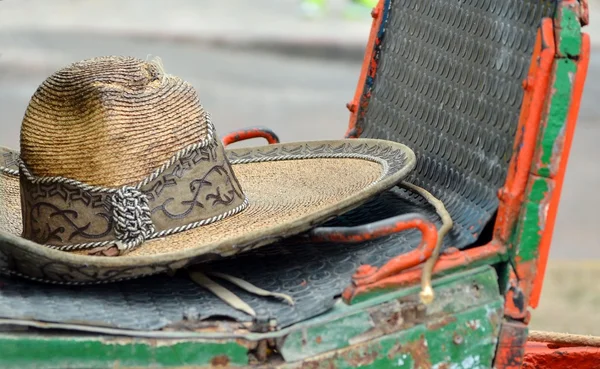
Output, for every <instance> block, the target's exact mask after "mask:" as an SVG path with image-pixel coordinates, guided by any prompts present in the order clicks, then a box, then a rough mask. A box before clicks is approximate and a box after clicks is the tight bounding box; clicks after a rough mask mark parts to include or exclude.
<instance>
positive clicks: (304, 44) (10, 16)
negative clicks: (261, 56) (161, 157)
mask: <svg viewBox="0 0 600 369" xmlns="http://www.w3.org/2000/svg"><path fill="white" fill-rule="evenodd" d="M299 3H300V1H299V0H278V1H274V0H223V1H214V0H51V1H50V0H4V1H2V4H1V5H0V10H1V11H0V32H18V31H34V30H35V31H41V32H47V31H50V32H60V31H63V32H77V33H79V34H87V35H98V34H100V35H113V36H115V35H116V36H119V37H122V38H129V39H135V40H140V39H150V40H168V41H171V42H180V43H182V42H185V43H195V44H205V45H211V46H215V47H217V46H218V47H233V48H236V49H238V50H239V49H242V48H243V49H252V50H259V49H260V50H264V51H276V52H283V53H288V54H298V53H303V54H309V53H310V54H315V56H327V57H355V58H360V57H361V56H362V53H363V50H364V47H365V44H366V41H367V39H368V33H369V29H370V26H371V22H372V18H371V17H370V14H369V11H368V10H367V11H365V17H364V18H361V19H358V20H355V21H348V20H346V19H344V18H343V16H342V11H343V7H344V6H345V5H346V4H347V3H348V1H346V0H329V12H328V14H327V17H326V18H324V19H321V20H316V21H312V20H307V19H304V18H303V17H301V16H300V12H299V6H298V5H299ZM49 15H50V16H49Z"/></svg>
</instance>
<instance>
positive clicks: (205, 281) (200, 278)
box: [188, 270, 294, 317]
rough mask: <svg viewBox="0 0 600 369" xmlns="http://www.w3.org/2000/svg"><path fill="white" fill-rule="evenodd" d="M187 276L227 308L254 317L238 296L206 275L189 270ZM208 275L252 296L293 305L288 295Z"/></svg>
mask: <svg viewBox="0 0 600 369" xmlns="http://www.w3.org/2000/svg"><path fill="white" fill-rule="evenodd" d="M188 274H189V276H190V278H191V279H192V280H193V281H194V282H195V283H197V284H198V285H200V286H202V287H204V288H206V289H207V290H209V291H210V292H212V293H214V294H215V295H216V296H217V297H218V298H220V299H221V300H222V301H223V302H225V303H226V304H228V305H229V306H231V307H233V308H234V309H236V310H240V311H242V312H244V313H246V314H248V315H250V316H252V317H256V312H255V311H254V309H253V308H252V307H251V306H250V305H248V304H247V303H245V302H244V301H242V299H240V298H239V297H238V296H236V295H235V294H234V293H233V292H231V291H229V290H228V289H227V288H225V287H223V286H221V285H220V284H218V283H217V282H215V281H214V280H212V279H211V278H209V277H208V275H206V274H205V273H203V272H199V271H191V270H190V271H188ZM209 274H210V275H212V276H214V277H217V278H221V279H224V280H226V281H228V282H230V283H231V284H234V285H236V286H237V287H239V288H241V289H243V290H245V291H247V292H250V293H252V294H255V295H259V296H265V297H267V296H270V297H277V298H280V299H282V300H284V301H285V302H287V303H288V304H290V305H294V299H293V298H292V297H291V296H289V295H286V294H283V293H277V292H270V291H267V290H264V289H262V288H259V287H256V286H254V285H253V284H251V283H248V282H246V281H244V280H243V279H240V278H237V277H234V276H231V275H229V274H224V273H218V272H212V273H209Z"/></svg>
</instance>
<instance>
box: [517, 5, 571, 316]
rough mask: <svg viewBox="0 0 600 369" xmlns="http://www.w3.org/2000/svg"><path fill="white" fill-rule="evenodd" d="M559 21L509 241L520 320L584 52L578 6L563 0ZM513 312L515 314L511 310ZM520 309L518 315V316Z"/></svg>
mask: <svg viewBox="0 0 600 369" xmlns="http://www.w3.org/2000/svg"><path fill="white" fill-rule="evenodd" d="M560 7H561V8H560V9H559V12H558V18H557V19H556V20H555V27H556V32H557V33H556V34H557V38H556V41H557V51H558V52H557V54H558V55H557V56H556V59H555V62H554V68H553V75H552V80H551V88H550V90H549V92H548V93H549V95H548V102H547V103H548V107H547V109H546V111H545V118H544V119H543V120H542V123H541V126H540V133H539V136H538V142H537V147H536V153H535V155H534V158H533V163H532V167H531V173H530V176H529V184H528V186H527V192H526V197H525V199H524V205H523V209H522V213H521V214H522V215H521V217H520V219H519V223H518V226H517V227H516V229H515V232H514V233H513V235H512V237H511V242H512V244H513V245H515V246H516V247H514V249H516V250H517V251H516V255H515V256H516V257H515V260H516V262H517V265H516V266H517V270H519V271H520V273H521V274H522V275H520V276H519V281H518V285H519V289H520V291H519V292H520V293H521V294H522V296H523V298H524V301H522V304H520V305H521V306H519V307H517V306H512V307H511V306H510V304H509V306H508V307H507V309H508V310H509V311H512V312H511V314H517V315H522V314H523V313H524V310H523V309H526V308H527V306H528V305H529V298H530V296H529V294H530V293H531V289H532V284H533V281H534V279H535V278H536V274H537V272H538V271H537V268H536V267H533V268H530V267H526V265H533V264H531V263H533V262H537V261H539V256H540V245H541V239H542V235H543V234H544V232H545V231H546V223H547V222H548V221H549V218H548V217H549V216H555V214H549V213H548V208H549V204H550V202H551V200H552V197H553V196H557V195H559V194H557V193H555V192H556V191H554V189H555V187H556V184H555V177H556V175H557V171H558V168H559V164H560V161H561V159H562V156H563V155H562V154H563V152H562V151H563V145H564V142H565V127H566V123H567V117H568V115H569V109H570V107H571V104H572V101H571V96H572V94H573V88H574V85H573V81H574V77H575V73H576V71H577V62H576V60H575V59H574V58H575V57H576V56H578V55H579V54H580V53H581V47H582V37H581V26H580V23H579V18H578V16H577V9H578V3H577V1H573V0H565V1H564V2H563V3H561V4H560ZM513 310H514V311H513ZM516 310H519V311H520V312H519V313H517V312H516Z"/></svg>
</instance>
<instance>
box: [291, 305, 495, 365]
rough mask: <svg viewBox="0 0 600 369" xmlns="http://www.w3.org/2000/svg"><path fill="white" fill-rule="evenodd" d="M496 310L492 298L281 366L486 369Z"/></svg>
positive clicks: (491, 347) (490, 352) (490, 351)
mask: <svg viewBox="0 0 600 369" xmlns="http://www.w3.org/2000/svg"><path fill="white" fill-rule="evenodd" d="M502 306H503V302H502V299H501V298H500V297H498V298H497V299H496V301H494V302H491V303H488V304H486V305H484V306H479V307H475V308H472V309H469V310H467V311H463V312H462V313H459V314H456V315H454V316H453V319H447V320H443V321H440V322H439V324H437V325H435V324H431V325H429V326H427V325H418V326H415V327H413V328H411V329H407V330H404V331H400V332H396V333H394V334H390V335H387V336H384V337H381V338H379V339H376V340H372V341H369V342H367V343H363V344H357V345H354V346H352V347H350V348H347V349H343V350H338V351H336V352H334V353H331V354H326V355H321V356H317V357H314V358H311V359H310V360H306V361H303V362H299V363H295V364H289V365H286V366H282V368H290V369H291V368H311V369H320V368H323V369H324V368H333V367H334V368H339V369H345V368H358V367H360V368H400V369H426V368H433V369H476V368H477V369H480V368H490V367H491V365H492V359H493V357H494V350H495V346H496V341H497V336H498V332H499V322H500V320H501V317H502Z"/></svg>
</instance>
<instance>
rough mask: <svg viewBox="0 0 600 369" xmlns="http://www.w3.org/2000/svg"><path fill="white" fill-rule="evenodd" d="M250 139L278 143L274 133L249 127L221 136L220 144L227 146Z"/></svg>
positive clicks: (267, 129) (265, 129) (266, 129)
mask: <svg viewBox="0 0 600 369" xmlns="http://www.w3.org/2000/svg"><path fill="white" fill-rule="evenodd" d="M252 138H264V139H265V140H267V142H268V143H269V144H276V143H279V137H277V135H276V134H275V132H273V131H272V130H270V129H269V128H265V127H249V128H245V129H241V130H239V131H235V132H231V133H228V134H226V135H225V136H223V139H222V142H223V145H224V146H227V145H231V144H232V143H235V142H239V141H244V140H250V139H252Z"/></svg>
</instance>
